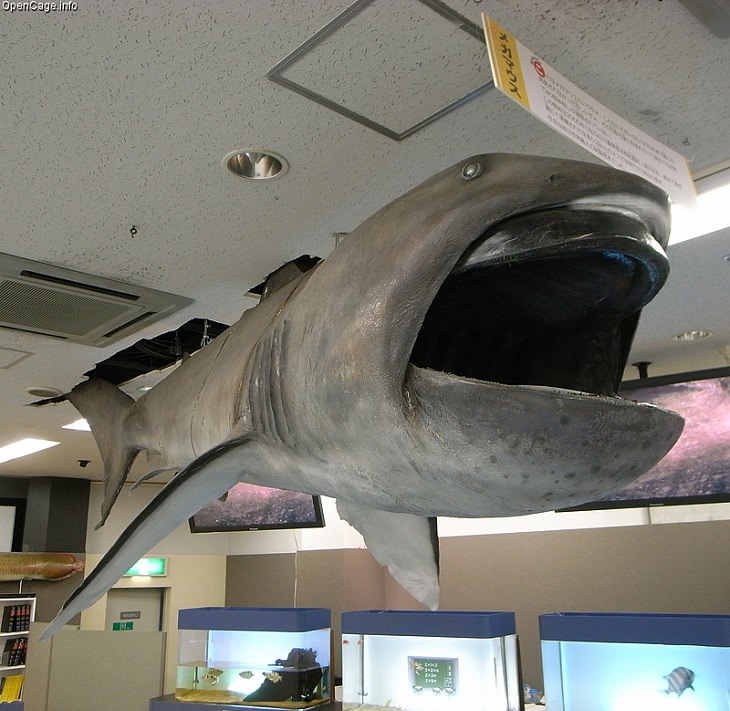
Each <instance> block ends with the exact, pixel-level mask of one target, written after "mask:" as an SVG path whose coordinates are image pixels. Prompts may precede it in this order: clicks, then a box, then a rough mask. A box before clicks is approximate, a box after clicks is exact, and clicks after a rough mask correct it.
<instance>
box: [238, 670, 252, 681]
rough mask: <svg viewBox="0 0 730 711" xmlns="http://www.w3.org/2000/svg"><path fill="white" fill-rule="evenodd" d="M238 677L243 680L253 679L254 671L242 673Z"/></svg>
mask: <svg viewBox="0 0 730 711" xmlns="http://www.w3.org/2000/svg"><path fill="white" fill-rule="evenodd" d="M238 676H240V677H241V679H251V678H252V677H253V672H252V671H242V672H240V673H239V675H238Z"/></svg>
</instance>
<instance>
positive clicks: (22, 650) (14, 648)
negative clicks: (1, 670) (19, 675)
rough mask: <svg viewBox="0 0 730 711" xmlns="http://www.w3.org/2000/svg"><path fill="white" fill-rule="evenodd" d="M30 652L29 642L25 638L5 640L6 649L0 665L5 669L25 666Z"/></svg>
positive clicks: (0, 658)
mask: <svg viewBox="0 0 730 711" xmlns="http://www.w3.org/2000/svg"><path fill="white" fill-rule="evenodd" d="M27 652H28V640H27V638H25V637H14V638H13V639H7V640H5V647H4V648H3V651H2V656H1V657H0V664H2V666H4V667H17V666H20V665H21V664H25V656H26V654H27Z"/></svg>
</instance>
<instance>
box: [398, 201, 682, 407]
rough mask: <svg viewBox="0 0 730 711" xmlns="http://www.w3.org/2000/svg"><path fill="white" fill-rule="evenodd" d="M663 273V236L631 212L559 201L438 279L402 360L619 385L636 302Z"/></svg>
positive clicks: (472, 373) (590, 387) (498, 230)
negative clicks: (559, 204) (659, 237)
mask: <svg viewBox="0 0 730 711" xmlns="http://www.w3.org/2000/svg"><path fill="white" fill-rule="evenodd" d="M667 274H668V265H667V261H666V257H665V255H664V252H663V250H662V248H661V246H660V245H659V243H658V242H657V241H656V240H655V239H654V238H653V236H652V235H651V233H649V232H648V230H647V227H646V226H645V225H644V223H643V222H641V221H640V220H639V219H638V218H636V217H634V216H627V215H625V214H623V213H621V212H610V211H608V210H605V209H604V210H602V211H597V210H587V209H584V208H583V207H581V208H580V209H576V208H575V207H571V206H568V207H565V208H562V209H551V210H545V211H540V212H534V213H528V214H525V215H521V216H519V217H514V218H511V219H509V220H506V221H505V222H503V223H500V224H498V225H496V226H495V227H493V228H492V229H490V230H488V232H487V233H486V234H485V235H484V236H482V237H481V238H480V239H479V240H478V241H477V242H476V243H474V244H472V245H470V247H469V249H468V250H467V251H466V252H465V253H464V255H462V257H461V258H460V259H459V261H458V263H457V265H456V267H455V268H454V269H453V270H452V272H451V273H450V274H449V275H448V276H447V278H446V279H445V280H444V282H443V284H442V286H441V288H440V289H439V291H438V293H437V294H436V297H435V298H434V300H433V302H432V303H431V305H430V307H429V309H428V311H427V312H426V314H425V317H424V321H423V326H422V327H421V329H420V331H419V333H418V336H417V339H416V341H415V344H414V346H413V351H412V353H411V356H410V359H409V362H410V363H411V364H412V365H414V366H417V367H421V368H429V369H433V370H438V371H443V372H447V373H452V374H454V375H458V376H463V377H467V378H473V379H475V380H480V381H488V382H498V383H502V384H505V385H541V386H551V387H557V388H565V389H569V390H578V391H583V392H586V393H592V394H596V395H598V394H600V395H616V393H617V390H618V386H619V384H620V380H621V375H622V373H623V370H624V367H625V364H626V358H627V356H628V351H629V347H630V344H631V339H632V337H633V333H634V330H635V326H636V322H637V317H638V312H639V311H640V309H641V308H642V307H643V306H644V305H645V304H646V303H647V302H648V301H650V300H651V298H652V297H653V296H654V295H655V294H656V292H657V291H658V290H659V288H660V287H661V286H662V284H663V283H664V281H665V279H666V276H667Z"/></svg>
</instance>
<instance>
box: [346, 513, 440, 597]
mask: <svg viewBox="0 0 730 711" xmlns="http://www.w3.org/2000/svg"><path fill="white" fill-rule="evenodd" d="M337 510H338V511H339V514H340V516H341V517H342V518H343V519H344V520H345V521H347V522H348V523H349V524H351V525H352V526H354V527H355V528H356V529H357V530H358V531H359V532H360V533H361V534H362V536H363V538H364V539H365V545H367V547H368V550H369V551H370V552H371V553H372V555H373V557H374V558H375V560H377V561H378V563H380V564H381V565H384V566H385V567H386V568H387V569H388V572H389V573H390V574H391V575H392V576H393V577H394V578H395V579H396V580H397V581H398V583H399V584H400V585H402V586H403V588H404V589H405V590H407V591H408V592H409V593H410V594H411V595H413V597H415V598H416V600H418V601H419V602H422V603H423V604H424V605H426V606H427V607H429V608H430V609H432V610H435V609H436V608H437V607H438V603H439V552H438V536H437V535H436V519H435V518H426V517H424V516H414V515H412V514H404V513H391V512H389V511H378V510H376V509H369V508H365V507H362V506H359V505H357V504H354V503H352V502H351V501H342V500H340V499H338V500H337Z"/></svg>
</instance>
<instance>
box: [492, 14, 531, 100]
mask: <svg viewBox="0 0 730 711" xmlns="http://www.w3.org/2000/svg"><path fill="white" fill-rule="evenodd" d="M482 24H483V25H484V37H485V38H486V40H487V50H488V51H489V61H490V64H491V65H492V76H493V77H494V84H495V85H496V87H497V88H498V89H499V90H500V91H503V92H504V93H505V94H507V96H509V97H510V98H511V99H514V100H515V101H516V102H517V103H519V104H522V106H523V107H524V108H526V109H527V110H528V111H529V110H530V101H529V98H528V96H527V87H526V86H525V77H524V74H523V73H522V63H521V61H520V52H519V47H518V44H519V43H518V42H517V40H516V39H515V37H514V35H511V34H510V33H509V32H507V30H505V29H504V27H501V26H500V25H498V24H497V23H496V22H495V21H494V20H492V19H491V18H490V17H487V16H486V15H485V14H484V13H482Z"/></svg>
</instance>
